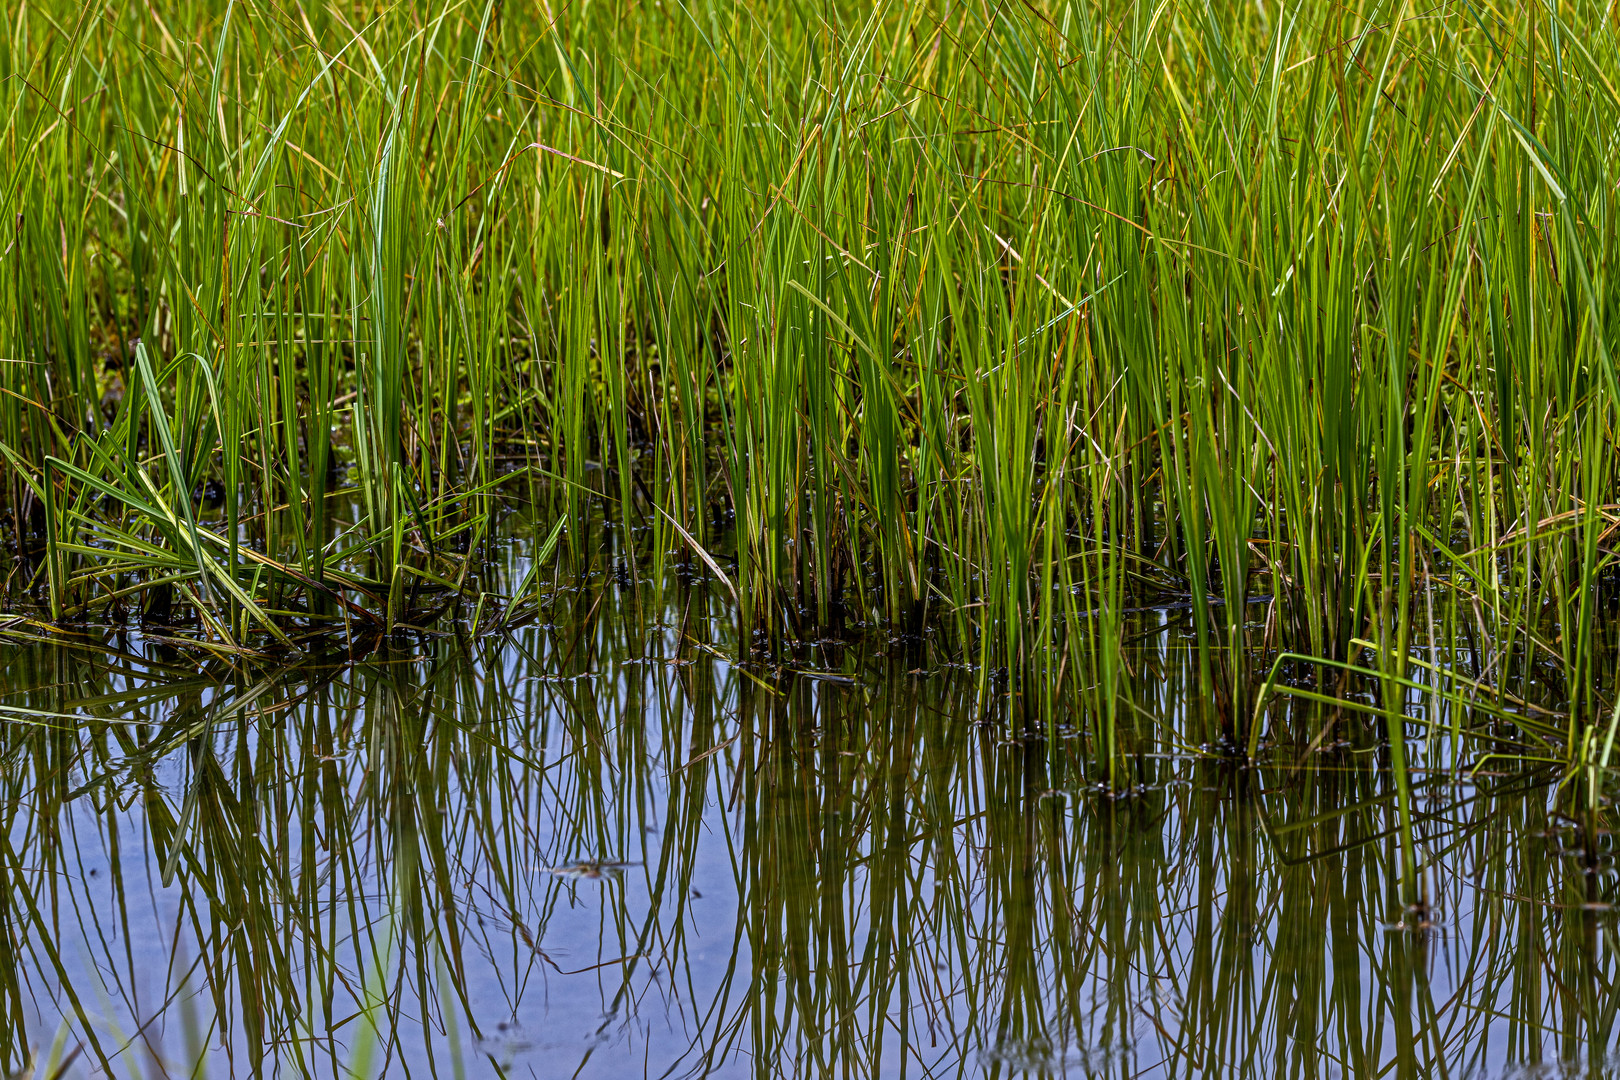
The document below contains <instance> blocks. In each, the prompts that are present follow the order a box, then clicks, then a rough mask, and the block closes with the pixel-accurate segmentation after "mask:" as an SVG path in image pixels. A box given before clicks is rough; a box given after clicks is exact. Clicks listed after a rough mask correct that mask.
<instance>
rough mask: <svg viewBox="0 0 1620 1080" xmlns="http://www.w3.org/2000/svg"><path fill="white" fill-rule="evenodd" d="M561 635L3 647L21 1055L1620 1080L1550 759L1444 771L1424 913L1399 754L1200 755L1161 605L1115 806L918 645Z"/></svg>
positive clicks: (563, 619)
mask: <svg viewBox="0 0 1620 1080" xmlns="http://www.w3.org/2000/svg"><path fill="white" fill-rule="evenodd" d="M547 619H548V620H549V621H548V622H546V623H544V624H537V625H531V626H529V627H527V628H525V629H522V630H519V631H516V632H514V633H513V634H511V635H508V636H504V637H499V638H484V639H480V640H477V641H468V640H466V639H464V638H461V637H457V636H456V635H454V634H445V635H437V636H429V635H416V636H413V637H412V638H411V639H409V640H395V641H392V642H388V643H372V645H371V646H368V647H367V648H366V649H365V650H360V652H361V653H363V655H362V654H354V655H351V654H350V653H348V652H341V653H336V654H333V655H330V656H328V657H325V658H324V659H322V660H320V661H319V662H306V663H303V664H300V665H299V666H297V667H296V668H290V669H286V670H280V671H278V670H274V669H267V670H263V671H260V670H249V669H244V668H241V667H240V666H236V667H233V666H231V665H228V664H227V663H225V662H224V661H223V660H221V661H207V662H205V663H202V664H199V663H198V662H197V660H196V658H195V656H191V655H189V654H182V653H177V652H173V651H170V650H167V649H165V648H164V647H162V646H161V645H160V644H158V643H154V642H153V641H151V640H148V639H142V638H141V637H140V636H139V635H135V634H130V635H127V636H118V635H111V636H105V637H103V638H98V639H97V640H98V641H101V642H102V644H101V646H100V647H98V648H63V647H58V646H47V645H44V644H28V643H26V642H13V643H5V644H0V653H3V654H4V661H5V662H4V664H3V668H4V673H3V675H0V691H3V697H0V700H3V702H4V704H5V705H6V706H8V707H10V709H11V710H12V711H11V712H9V713H8V714H7V717H6V718H5V719H4V720H3V721H0V748H3V753H4V755H5V767H4V772H3V774H0V783H3V784H4V786H5V790H4V796H3V802H0V806H3V812H4V814H5V828H4V829H3V830H0V836H3V837H4V845H5V846H4V848H3V849H0V865H3V867H4V872H5V873H6V875H7V876H8V877H9V879H10V885H9V888H10V901H9V903H8V904H7V905H5V907H4V908H3V909H0V1073H3V1074H4V1075H8V1076H28V1077H38V1078H44V1077H55V1076H97V1075H111V1076H120V1077H124V1076H127V1077H157V1076H176V1077H179V1076H207V1077H227V1076H228V1077H238V1076H252V1075H266V1076H283V1077H297V1076H305V1075H309V1076H326V1077H347V1076H364V1077H373V1076H390V1077H394V1076H397V1077H418V1076H420V1077H427V1076H454V1077H462V1076H503V1075H510V1076H534V1077H574V1076H578V1077H627V1076H650V1077H778V1076H780V1077H799V1076H838V1077H866V1076H874V1077H875V1076H883V1077H918V1078H925V1077H946V1076H949V1077H964V1076H972V1077H978V1076H990V1077H1006V1076H1026V1075H1027V1076H1074V1077H1082V1076H1084V1077H1090V1076H1097V1077H1127V1076H1128V1077H1144V1078H1145V1077H1171V1076H1175V1077H1282V1076H1287V1077H1301V1078H1314V1077H1335V1076H1344V1077H1375V1076H1398V1077H1406V1076H1410V1077H1431V1076H1432V1077H1442V1076H1444V1077H1455V1078H1469V1077H1481V1078H1483V1077H1524V1078H1531V1077H1553V1076H1583V1077H1587V1076H1590V1077H1599V1076H1620V1058H1617V1057H1614V1056H1612V1055H1611V1049H1612V1048H1613V1047H1614V1045H1615V1040H1616V1031H1617V1029H1616V1010H1617V1008H1620V994H1617V993H1616V988H1615V980H1616V978H1617V976H1620V964H1617V962H1616V959H1617V951H1616V947H1617V941H1616V925H1617V922H1616V919H1617V916H1616V911H1615V909H1614V906H1613V905H1615V904H1616V903H1620V889H1617V887H1616V882H1617V879H1616V874H1615V866H1614V863H1613V860H1612V838H1611V837H1610V836H1609V835H1608V834H1607V833H1606V832H1605V831H1603V830H1602V829H1597V828H1592V827H1591V825H1590V823H1587V824H1586V826H1585V827H1583V826H1582V824H1581V823H1577V822H1573V821H1570V820H1566V819H1564V818H1562V817H1560V816H1559V815H1558V814H1556V813H1555V812H1554V811H1553V809H1552V808H1553V806H1554V793H1553V789H1552V788H1550V787H1549V786H1548V784H1547V783H1546V777H1545V776H1542V775H1538V774H1535V773H1530V772H1525V771H1523V769H1522V768H1520V767H1508V766H1507V765H1506V764H1502V767H1500V768H1492V767H1489V765H1487V767H1485V768H1483V769H1481V770H1479V771H1478V772H1477V773H1476V774H1475V775H1473V776H1472V777H1467V776H1459V775H1458V774H1457V771H1456V770H1454V769H1451V768H1447V767H1444V765H1443V764H1439V763H1438V762H1439V757H1438V755H1435V756H1434V757H1433V758H1432V760H1431V759H1430V758H1426V757H1425V756H1424V754H1423V753H1422V748H1421V747H1418V748H1415V749H1416V752H1417V760H1418V763H1419V769H1420V771H1419V772H1418V775H1419V776H1420V777H1421V779H1420V781H1419V785H1418V786H1419V801H1418V805H1417V809H1418V811H1419V812H1420V813H1419V816H1418V821H1417V852H1418V857H1419V859H1420V861H1421V877H1422V884H1421V890H1420V891H1421V894H1422V897H1423V899H1424V901H1425V905H1423V906H1417V907H1413V906H1409V905H1408V904H1407V903H1406V902H1405V894H1404V893H1403V891H1402V889H1401V888H1400V886H1399V885H1398V882H1397V880H1396V879H1397V876H1398V869H1399V866H1400V863H1401V857H1400V847H1399V843H1398V840H1397V833H1396V831H1395V829H1394V826H1395V824H1396V814H1395V801H1394V798H1393V795H1392V794H1391V791H1392V789H1391V787H1390V785H1389V782H1388V778H1387V775H1386V774H1385V773H1384V772H1383V771H1381V764H1382V763H1381V758H1380V753H1379V751H1378V746H1377V741H1376V739H1374V738H1373V737H1372V735H1371V733H1369V732H1365V731H1361V729H1360V728H1359V727H1358V726H1357V724H1356V723H1352V722H1350V721H1346V723H1345V726H1343V727H1341V728H1340V729H1335V735H1334V737H1332V738H1330V739H1326V740H1323V739H1320V738H1313V736H1314V735H1315V732H1314V730H1310V729H1306V730H1305V732H1304V734H1302V735H1301V737H1300V739H1299V745H1297V746H1289V745H1283V746H1279V747H1278V748H1277V749H1275V750H1274V751H1273V752H1272V754H1271V756H1270V759H1269V760H1268V763H1267V764H1266V765H1264V766H1262V767H1259V768H1247V767H1242V766H1239V765H1236V764H1233V763H1230V762H1224V761H1219V760H1210V759H1208V758H1207V757H1201V756H1199V755H1197V754H1194V753H1192V752H1190V748H1186V747H1181V746H1180V745H1179V742H1178V739H1177V737H1176V732H1177V730H1178V726H1177V722H1176V720H1177V717H1179V716H1181V715H1183V714H1184V713H1185V711H1186V710H1187V709H1188V707H1189V699H1190V696H1191V695H1192V690H1191V688H1190V687H1189V680H1190V675H1189V672H1188V671H1187V666H1186V664H1185V656H1186V650H1185V647H1184V646H1185V642H1184V641H1183V640H1181V638H1180V637H1179V635H1178V632H1177V631H1176V630H1175V629H1174V627H1173V626H1171V625H1169V624H1168V622H1167V623H1166V626H1165V627H1164V628H1163V629H1162V631H1161V632H1157V633H1154V632H1151V631H1152V627H1151V626H1150V627H1149V631H1150V632H1148V633H1146V634H1144V635H1143V638H1142V642H1141V645H1140V651H1139V653H1137V654H1136V655H1135V658H1134V662H1133V670H1134V675H1135V680H1134V683H1133V688H1132V701H1131V704H1130V708H1129V712H1130V714H1131V715H1132V716H1133V717H1135V718H1136V719H1137V722H1138V724H1139V730H1138V739H1137V741H1136V742H1135V743H1134V744H1133V746H1134V747H1135V750H1134V751H1133V753H1132V758H1133V762H1134V764H1133V768H1134V769H1135V781H1136V786H1135V789H1134V791H1133V792H1132V794H1131V795H1130V797H1127V798H1120V799H1109V798H1104V797H1102V796H1101V795H1099V794H1098V792H1097V791H1096V790H1095V786H1094V785H1093V784H1091V783H1090V782H1089V781H1088V779H1087V768H1086V765H1085V761H1086V760H1087V758H1086V751H1085V749H1084V748H1083V747H1082V746H1080V745H1079V744H1080V740H1079V739H1075V740H1074V742H1075V744H1076V745H1075V746H1074V747H1069V746H1067V745H1060V746H1058V747H1055V748H1054V747H1052V746H1049V745H1048V743H1047V741H1046V740H1045V739H1043V738H1039V737H1034V736H1029V735H1024V734H1021V733H1020V732H1019V731H1018V730H1017V725H1016V724H1013V723H1010V722H1009V721H1008V720H1007V719H1006V717H1005V716H1002V715H998V714H991V713H987V712H986V711H985V710H984V709H983V708H982V707H981V706H980V705H978V704H976V703H977V702H978V701H979V698H978V697H977V680H976V679H975V677H974V675H973V673H972V672H970V671H966V670H962V669H956V668H951V667H947V666H944V665H941V664H939V663H937V662H934V661H931V660H929V659H928V657H927V656H926V655H923V656H922V657H921V658H919V656H918V655H917V654H916V653H915V651H912V652H908V651H907V650H905V649H903V648H901V649H889V650H887V653H888V654H887V655H885V652H886V648H885V646H884V645H883V644H881V643H880V644H876V645H872V644H868V645H867V646H865V647H864V648H862V649H848V650H846V649H838V648H833V647H831V646H828V647H825V648H819V647H810V648H807V649H805V650H803V651H802V652H801V653H800V655H799V659H798V660H797V661H795V662H791V663H785V664H783V665H781V666H780V667H779V668H777V669H774V670H762V669H749V670H747V671H744V670H742V669H740V668H739V667H738V666H736V665H734V664H732V663H731V662H729V660H728V659H727V656H728V655H735V652H731V653H729V654H728V652H727V649H726V648H725V647H723V646H721V647H714V646H706V647H702V648H699V647H696V646H695V645H694V642H723V641H724V640H725V629H724V628H725V623H726V620H725V619H724V617H723V613H722V612H719V611H718V609H703V610H702V612H701V613H700V614H695V613H694V609H693V608H692V607H691V606H688V607H685V608H682V607H681V606H679V605H676V604H670V605H664V606H660V607H658V608H657V609H656V610H653V611H650V612H649V611H647V610H643V609H641V608H639V607H638V606H637V604H636V602H635V600H634V599H633V596H632V595H631V594H630V593H629V592H623V593H621V592H619V591H618V590H615V589H612V588H609V589H606V590H603V591H599V592H597V593H595V594H594V595H591V594H588V593H587V594H582V595H580V596H579V597H577V598H574V599H573V600H559V601H558V602H557V603H556V604H555V605H554V610H551V611H549V612H548V615H547ZM828 673H836V674H837V675H838V676H839V677H837V678H829V677H826V676H827V674H828ZM1144 732H1145V734H1143V733H1144ZM1059 741H1060V742H1063V741H1064V740H1062V739H1060V740H1059ZM1284 741H1285V743H1286V740H1284ZM1312 743H1315V744H1316V745H1315V746H1314V747H1313V746H1312V745H1310V744H1312ZM1426 761H1430V762H1431V767H1430V768H1428V769H1426V770H1425V769H1423V768H1422V766H1423V765H1424V763H1425V762H1426Z"/></svg>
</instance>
